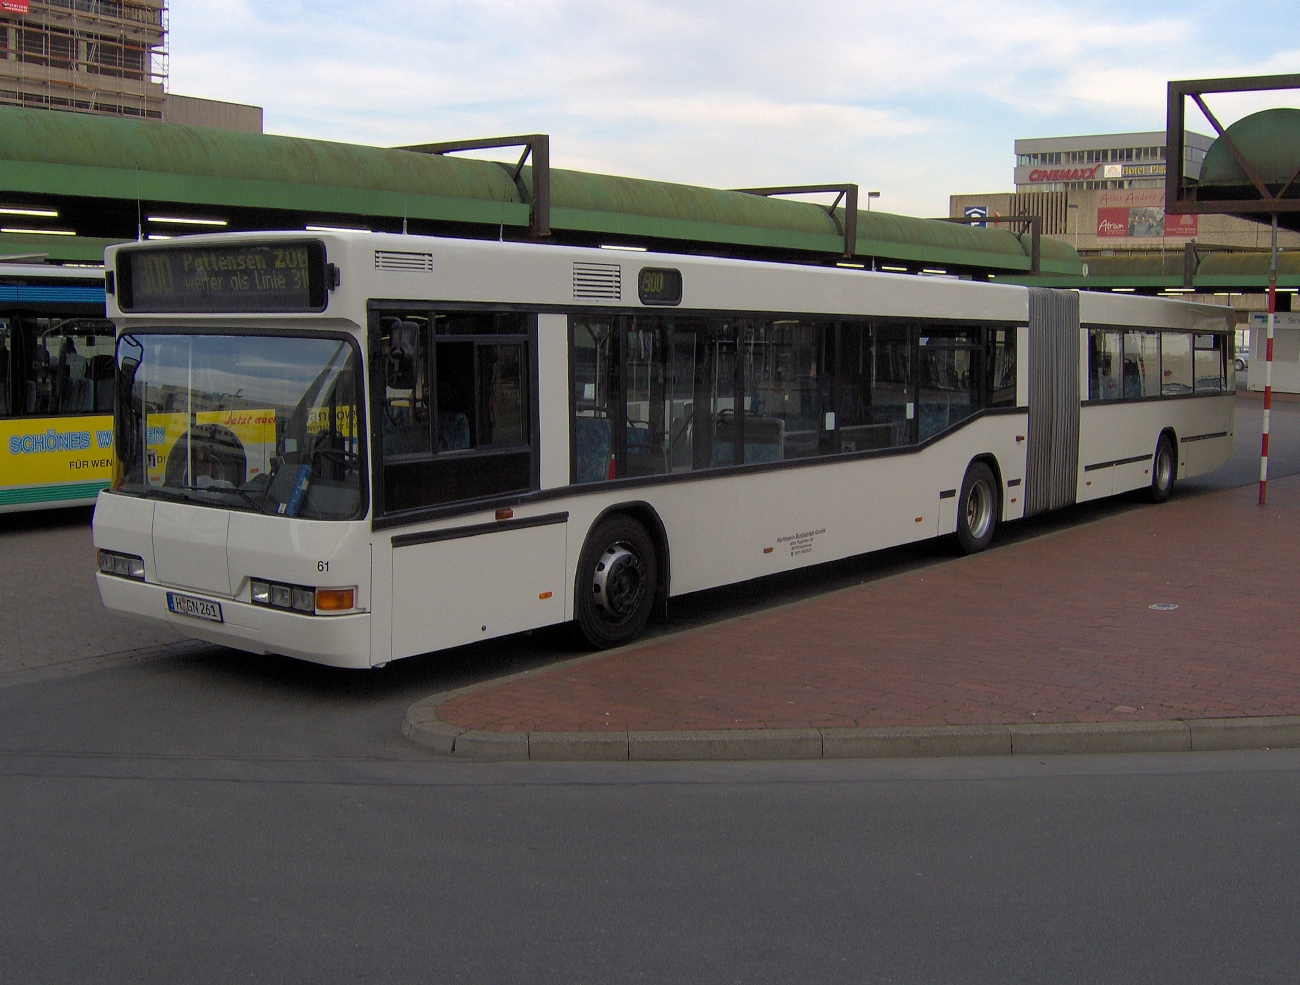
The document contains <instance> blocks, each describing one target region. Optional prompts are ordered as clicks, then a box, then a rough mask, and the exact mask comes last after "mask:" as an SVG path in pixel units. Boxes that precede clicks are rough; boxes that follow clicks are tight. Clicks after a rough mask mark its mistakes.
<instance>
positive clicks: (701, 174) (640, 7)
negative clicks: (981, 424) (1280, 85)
mask: <svg viewBox="0 0 1300 985" xmlns="http://www.w3.org/2000/svg"><path fill="white" fill-rule="evenodd" d="M1297 26H1300V18H1297V16H1296V7H1295V0H1285V2H1275V0H1235V2H1233V0H1182V2H1178V3H1173V2H1154V0H1150V2H1143V0H1129V2H1111V0H1090V2H1087V3H1083V2H1078V0H1076V2H1058V0H1032V2H1022V0H947V2H945V0H837V2H829V0H803V2H801V3H789V2H776V0H746V2H741V0H693V2H691V0H613V2H611V0H599V2H598V0H454V2H444V0H350V2H344V0H313V2H308V0H276V2H275V3H265V2H262V0H172V3H171V33H170V37H169V39H168V47H169V50H170V78H171V81H170V89H171V91H173V92H177V93H183V94H186V95H194V96H205V97H208V98H211V99H226V100H232V101H235V102H245V103H254V104H256V105H259V106H262V107H264V108H265V128H266V130H267V132H270V133H283V134H292V135H295V136H304V137H317V138H321V139H328V140H344V141H352V142H357V143H367V144H378V145H398V144H409V143H421V142H429V141H435V140H450V139H454V138H462V137H485V136H497V135H501V134H508V133H533V132H542V133H549V134H550V135H551V160H552V164H553V166H555V167H562V168H576V169H580V170H588V171H598V172H604V173H609V174H622V175H631V176H634V177H642V178H655V179H661V180H668V181H681V182H687V183H690V184H703V185H713V186H718V187H743V186H756V185H768V184H811V183H817V182H837V181H856V182H857V183H858V184H859V185H861V186H862V188H863V189H864V190H865V189H871V190H879V191H880V193H881V197H880V200H879V203H878V207H879V208H881V209H884V210H886V211H891V212H899V213H905V214H910V215H941V214H946V213H947V210H948V206H947V203H948V196H949V195H950V194H958V193H964V192H990V191H1009V190H1011V185H1012V181H1011V170H1012V165H1013V154H1012V145H1013V142H1014V140H1015V139H1016V138H1017V137H1048V136H1058V135H1063V134H1078V133H1108V132H1117V131H1129V130H1163V129H1164V125H1165V83H1166V82H1167V81H1168V80H1169V79H1188V78H1208V77H1218V76H1233V75H1263V74H1274V73H1283V72H1287V73H1296V72H1300V31H1297V30H1296V28H1297ZM1297 100H1300V93H1288V94H1284V95H1279V94H1277V93H1274V94H1270V95H1268V96H1264V97H1236V98H1234V97H1217V98H1215V99H1212V100H1211V103H1210V105H1211V108H1212V109H1214V110H1215V112H1216V113H1218V114H1219V115H1220V117H1221V120H1222V122H1224V123H1225V124H1226V123H1227V122H1229V121H1230V120H1232V119H1235V118H1236V117H1238V116H1240V115H1242V114H1243V113H1245V112H1249V111H1251V110H1252V109H1255V108H1261V107H1262V106H1264V105H1279V104H1287V105H1297ZM1194 113H1195V109H1194V107H1191V106H1190V103H1189V120H1191V119H1192V116H1191V115H1190V114H1194ZM1192 128H1193V129H1199V130H1201V131H1202V132H1206V133H1209V132H1210V129H1209V126H1208V124H1205V123H1203V122H1202V121H1200V120H1199V119H1198V120H1194V121H1193V123H1192Z"/></svg>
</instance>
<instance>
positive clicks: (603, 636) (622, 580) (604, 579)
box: [573, 514, 659, 650]
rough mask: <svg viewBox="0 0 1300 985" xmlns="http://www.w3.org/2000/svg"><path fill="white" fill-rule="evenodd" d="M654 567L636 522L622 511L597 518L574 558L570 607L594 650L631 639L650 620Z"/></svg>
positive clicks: (645, 536)
mask: <svg viewBox="0 0 1300 985" xmlns="http://www.w3.org/2000/svg"><path fill="white" fill-rule="evenodd" d="M658 571H659V568H658V558H657V557H656V554H655V545H654V541H652V540H651V539H650V535H649V534H647V533H646V531H645V528H644V527H642V526H641V524H639V523H637V522H636V521H635V520H633V519H632V518H630V517H627V516H623V515H621V514H615V515H613V516H610V517H608V518H606V519H604V520H602V521H601V522H600V523H599V524H598V525H597V527H596V529H595V530H593V531H592V533H591V535H590V536H589V537H588V538H587V543H586V546H585V547H583V549H582V556H581V558H579V561H578V577H577V585H576V586H575V587H576V589H577V591H576V594H575V597H574V606H573V608H574V615H575V616H576V618H577V623H578V631H579V632H580V633H581V634H582V636H583V638H584V639H585V640H586V641H587V642H588V643H589V644H591V646H593V647H594V648H596V649H598V650H605V649H608V648H609V647H613V646H621V645H622V644H624V643H628V642H630V641H631V640H634V639H636V637H637V636H639V635H640V634H641V631H642V630H643V629H645V626H646V623H647V622H649V620H650V611H651V609H652V608H653V607H654V600H655V591H656V589H657V588H658V583H659V575H658Z"/></svg>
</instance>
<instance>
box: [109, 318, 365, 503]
mask: <svg viewBox="0 0 1300 985" xmlns="http://www.w3.org/2000/svg"><path fill="white" fill-rule="evenodd" d="M361 392H362V391H361V369H360V361H359V359H358V356H357V350H356V347H355V346H354V345H353V344H351V343H350V342H348V341H346V340H340V339H336V338H328V339H327V338H304V337H293V338H289V337H280V336H274V337H268V336H252V335H176V334H162V333H158V334H132V335H124V336H122V338H121V339H119V340H118V346H117V401H116V414H117V418H116V421H115V431H116V443H117V454H118V458H119V459H120V462H121V471H120V473H119V477H118V479H117V480H116V482H115V487H116V488H117V490H118V491H119V492H123V493H127V494H134V495H140V496H156V497H161V498H167V499H176V500H182V501H186V502H194V503H201V504H203V505H207V506H214V507H221V508H225V509H232V510H245V511H251V512H260V513H265V514H268V515H274V516H286V517H299V518H303V519H314V520H347V519H353V518H356V517H357V516H359V515H360V513H361V510H362V505H363V495H362V479H361V477H362V463H361V443H360V434H361V430H360V427H361V425H360V421H359V419H358V409H359V402H358V395H359V394H360V393H361Z"/></svg>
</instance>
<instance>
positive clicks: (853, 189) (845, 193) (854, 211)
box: [732, 184, 858, 260]
mask: <svg viewBox="0 0 1300 985" xmlns="http://www.w3.org/2000/svg"><path fill="white" fill-rule="evenodd" d="M732 190H733V191H738V192H744V193H745V194H746V195H762V196H764V197H765V198H766V197H771V196H775V195H811V194H815V193H817V192H837V193H838V194H837V195H836V196H835V201H833V202H832V203H831V204H830V205H829V206H827V207H826V214H827V215H829V216H830V217H831V222H833V223H835V226H836V228H837V229H838V230H839V231H840V232H842V233H843V234H844V259H846V260H851V259H853V254H854V253H856V252H857V248H858V186H857V185H854V184H844V185H777V186H774V187H772V188H735V189H732ZM840 202H843V203H844V222H843V224H841V223H840V220H839V217H838V216H837V215H836V214H835V210H836V208H838V207H839V204H840Z"/></svg>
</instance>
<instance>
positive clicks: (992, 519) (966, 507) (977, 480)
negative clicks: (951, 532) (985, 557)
mask: <svg viewBox="0 0 1300 985" xmlns="http://www.w3.org/2000/svg"><path fill="white" fill-rule="evenodd" d="M997 525H998V485H997V480H995V479H994V478H993V470H992V469H991V468H989V467H988V466H987V465H985V464H984V463H983V462H971V464H970V468H968V469H967V470H966V478H964V479H962V482H961V498H960V499H959V500H957V545H958V546H959V547H960V548H961V552H962V553H963V554H974V553H976V552H977V551H982V550H984V548H986V547H988V546H989V544H990V543H991V542H992V540H993V531H994V530H995V529H996V528H997Z"/></svg>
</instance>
